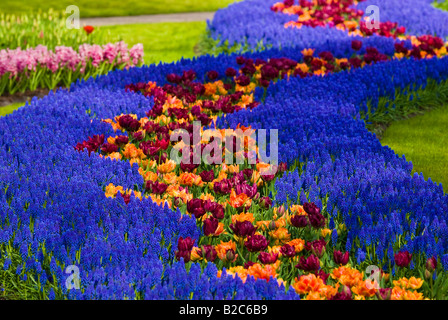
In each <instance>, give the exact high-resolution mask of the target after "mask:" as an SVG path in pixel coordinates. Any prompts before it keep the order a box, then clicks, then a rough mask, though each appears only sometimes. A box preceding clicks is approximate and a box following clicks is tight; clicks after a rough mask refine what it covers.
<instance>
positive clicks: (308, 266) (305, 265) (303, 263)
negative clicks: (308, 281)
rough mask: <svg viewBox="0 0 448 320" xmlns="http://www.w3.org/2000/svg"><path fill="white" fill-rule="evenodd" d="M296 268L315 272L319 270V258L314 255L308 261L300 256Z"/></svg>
mask: <svg viewBox="0 0 448 320" xmlns="http://www.w3.org/2000/svg"><path fill="white" fill-rule="evenodd" d="M296 268H297V269H300V270H303V271H317V270H319V268H320V261H319V258H318V257H316V256H315V255H310V256H309V257H308V259H305V257H303V256H302V257H300V261H299V263H298V264H297V265H296Z"/></svg>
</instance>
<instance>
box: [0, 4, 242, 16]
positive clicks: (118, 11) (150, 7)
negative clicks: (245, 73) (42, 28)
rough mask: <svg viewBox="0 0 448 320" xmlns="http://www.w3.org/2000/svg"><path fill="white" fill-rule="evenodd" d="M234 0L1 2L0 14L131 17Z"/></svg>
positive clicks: (199, 8) (212, 8)
mask: <svg viewBox="0 0 448 320" xmlns="http://www.w3.org/2000/svg"><path fill="white" fill-rule="evenodd" d="M234 2H235V0H146V1H141V0H21V1H18V0H1V5H0V12H4V13H15V14H17V13H27V12H31V11H38V10H42V11H48V9H50V8H53V9H56V10H64V11H65V8H66V7H67V6H69V5H76V6H78V8H79V11H80V16H81V18H86V17H110V16H135V15H144V14H161V13H179V12H204V11H216V10H218V9H220V8H224V7H226V6H228V5H229V4H231V3H234Z"/></svg>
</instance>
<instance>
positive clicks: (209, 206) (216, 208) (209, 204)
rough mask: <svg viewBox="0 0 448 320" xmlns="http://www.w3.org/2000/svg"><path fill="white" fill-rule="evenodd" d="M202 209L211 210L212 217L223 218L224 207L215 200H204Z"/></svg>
mask: <svg viewBox="0 0 448 320" xmlns="http://www.w3.org/2000/svg"><path fill="white" fill-rule="evenodd" d="M204 209H205V211H206V212H211V213H212V215H213V217H215V218H216V219H223V218H224V207H223V206H222V205H221V204H219V203H216V202H213V201H211V200H206V201H205V202H204Z"/></svg>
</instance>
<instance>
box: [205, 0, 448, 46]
mask: <svg viewBox="0 0 448 320" xmlns="http://www.w3.org/2000/svg"><path fill="white" fill-rule="evenodd" d="M327 2H328V3H329V5H326V3H327ZM358 2H359V4H357V2H356V1H353V0H350V1H344V2H342V1H333V2H332V1H320V0H312V1H311V0H306V1H302V0H300V1H299V0H296V1H290V0H286V1H284V2H282V1H279V0H247V1H242V2H239V3H235V4H233V5H231V6H229V7H228V8H225V9H221V10H218V11H217V13H216V14H215V16H214V19H213V21H211V22H209V24H208V28H209V30H210V32H211V36H212V38H213V39H216V40H219V41H220V42H219V43H220V44H223V45H224V44H225V43H226V41H227V43H226V45H228V46H232V45H234V44H238V45H241V46H244V45H247V46H248V49H255V48H263V47H264V48H266V47H273V48H285V47H294V46H299V47H315V46H320V45H323V44H325V43H326V42H327V41H331V42H333V41H334V42H335V43H337V42H340V41H345V39H346V38H347V37H351V36H349V32H348V30H347V29H349V28H353V29H352V30H351V33H352V36H353V35H355V34H357V33H359V32H360V33H363V34H366V32H367V33H368V34H370V30H366V27H365V24H364V26H363V23H364V21H363V15H362V14H361V15H360V14H359V13H358V12H357V11H358V10H361V11H364V10H365V9H366V8H367V7H368V6H369V5H376V6H378V7H379V9H380V21H381V22H382V24H384V25H383V28H384V27H386V28H387V29H389V27H393V25H394V24H395V23H397V24H398V26H399V27H400V29H399V30H398V32H400V33H401V32H402V31H403V28H404V29H405V33H406V34H408V35H416V36H421V35H425V34H430V35H437V36H439V37H446V36H448V27H447V25H448V13H447V12H444V11H442V10H439V9H436V8H434V7H433V6H432V3H433V1H432V0H411V1H400V0H384V1H383V0H381V1H370V0H367V1H358ZM284 3H286V6H287V8H284V7H285V4H284ZM340 3H347V4H350V6H347V9H349V10H350V9H351V8H353V7H355V8H356V10H353V12H354V14H355V15H356V17H355V18H354V17H352V16H350V17H349V18H346V16H345V14H340V13H338V12H337V11H336V10H334V9H333V8H331V6H334V7H339V4H340ZM300 4H301V5H300ZM335 4H336V5H335ZM295 8H299V9H300V8H302V9H305V10H302V9H300V10H302V11H303V12H301V16H299V15H298V14H296V12H295V10H294V9H295ZM316 8H318V10H317V11H318V12H319V13H321V14H320V15H319V14H318V15H317V18H316V16H315V15H314V14H313V13H311V16H309V12H310V11H308V9H310V10H314V9H316ZM327 8H328V9H327ZM273 9H274V10H273ZM282 11H285V13H282ZM313 17H314V18H313ZM310 18H312V19H310ZM335 19H336V20H335ZM299 20H301V21H302V22H301V24H302V25H303V27H302V28H300V29H297V28H293V27H292V26H294V25H297V24H296V22H299ZM335 21H336V23H335ZM339 21H341V22H342V21H343V22H344V23H345V25H344V24H343V25H344V27H343V28H342V27H340V26H339V27H338V28H336V25H337V23H338V22H339ZM387 24H390V26H387ZM355 30H358V31H357V32H353V31H355ZM393 30H394V32H397V30H396V29H395V28H394V29H393ZM383 31H384V29H383ZM400 33H399V34H400Z"/></svg>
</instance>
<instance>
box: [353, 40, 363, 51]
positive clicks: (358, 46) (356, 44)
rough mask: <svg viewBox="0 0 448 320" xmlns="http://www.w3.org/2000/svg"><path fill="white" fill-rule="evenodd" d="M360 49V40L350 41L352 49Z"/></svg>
mask: <svg viewBox="0 0 448 320" xmlns="http://www.w3.org/2000/svg"><path fill="white" fill-rule="evenodd" d="M361 48H362V41H360V40H353V41H352V49H353V50H355V51H358V50H360V49H361Z"/></svg>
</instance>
